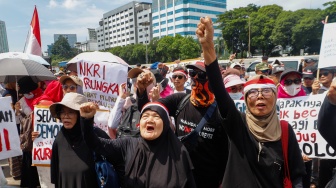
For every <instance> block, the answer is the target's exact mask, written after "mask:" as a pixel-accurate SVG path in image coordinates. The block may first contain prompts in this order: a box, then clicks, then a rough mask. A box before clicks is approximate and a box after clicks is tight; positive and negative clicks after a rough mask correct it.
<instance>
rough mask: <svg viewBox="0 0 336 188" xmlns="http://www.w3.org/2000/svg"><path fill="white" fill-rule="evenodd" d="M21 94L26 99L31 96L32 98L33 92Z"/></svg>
mask: <svg viewBox="0 0 336 188" xmlns="http://www.w3.org/2000/svg"><path fill="white" fill-rule="evenodd" d="M23 96H24V97H25V98H26V99H32V98H34V94H33V93H26V94H23Z"/></svg>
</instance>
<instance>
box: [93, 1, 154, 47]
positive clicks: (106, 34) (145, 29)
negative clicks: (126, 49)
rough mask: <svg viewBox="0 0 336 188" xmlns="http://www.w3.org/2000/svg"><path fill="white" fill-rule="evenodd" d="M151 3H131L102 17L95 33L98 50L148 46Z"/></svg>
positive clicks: (150, 36)
mask: <svg viewBox="0 0 336 188" xmlns="http://www.w3.org/2000/svg"><path fill="white" fill-rule="evenodd" d="M150 27H151V3H144V2H136V1H132V2H130V3H127V4H125V5H123V6H121V7H119V8H116V9H114V10H111V11H109V12H107V13H105V14H104V15H103V19H102V20H101V21H100V22H99V27H98V28H96V31H97V42H98V50H103V49H107V48H113V47H116V46H126V45H128V44H148V43H149V42H150V40H151V39H152V32H151V31H152V30H151V29H150Z"/></svg>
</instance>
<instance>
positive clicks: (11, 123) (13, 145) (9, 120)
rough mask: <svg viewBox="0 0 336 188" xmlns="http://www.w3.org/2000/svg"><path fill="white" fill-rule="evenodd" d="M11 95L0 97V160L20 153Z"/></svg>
mask: <svg viewBox="0 0 336 188" xmlns="http://www.w3.org/2000/svg"><path fill="white" fill-rule="evenodd" d="M11 103H12V99H11V97H0V106H1V109H0V160H1V159H6V158H9V157H15V156H18V155H22V151H21V148H20V138H19V134H18V131H17V128H16V121H15V113H14V111H13V109H12V106H11Z"/></svg>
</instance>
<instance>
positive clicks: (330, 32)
mask: <svg viewBox="0 0 336 188" xmlns="http://www.w3.org/2000/svg"><path fill="white" fill-rule="evenodd" d="M335 59H336V23H328V24H324V29H323V35H322V42H321V50H320V56H319V63H318V68H324V67H331V66H336V61H335Z"/></svg>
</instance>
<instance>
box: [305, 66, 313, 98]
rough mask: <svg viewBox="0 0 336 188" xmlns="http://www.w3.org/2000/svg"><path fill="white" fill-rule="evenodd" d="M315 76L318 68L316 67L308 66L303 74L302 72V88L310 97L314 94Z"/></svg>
mask: <svg viewBox="0 0 336 188" xmlns="http://www.w3.org/2000/svg"><path fill="white" fill-rule="evenodd" d="M315 75H316V67H315V66H307V67H305V68H304V69H303V72H302V78H303V83H302V87H303V89H304V90H305V92H306V94H307V95H309V94H310V93H311V92H312V85H313V83H314V79H315Z"/></svg>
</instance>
